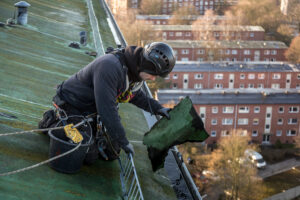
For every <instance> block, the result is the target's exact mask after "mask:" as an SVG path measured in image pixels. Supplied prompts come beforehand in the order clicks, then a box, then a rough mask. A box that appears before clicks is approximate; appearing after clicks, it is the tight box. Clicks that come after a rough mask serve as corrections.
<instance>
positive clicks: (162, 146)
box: [143, 97, 209, 171]
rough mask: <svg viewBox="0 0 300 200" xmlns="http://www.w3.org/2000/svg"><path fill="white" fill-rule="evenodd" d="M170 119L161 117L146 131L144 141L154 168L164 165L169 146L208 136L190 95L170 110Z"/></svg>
mask: <svg viewBox="0 0 300 200" xmlns="http://www.w3.org/2000/svg"><path fill="white" fill-rule="evenodd" d="M169 115H170V117H171V119H170V120H168V119H166V118H165V117H164V118H162V119H160V120H159V121H158V122H156V124H154V126H153V127H152V128H151V130H150V131H148V132H147V133H145V135H144V139H143V143H144V144H145V145H146V146H147V150H148V156H149V158H150V160H151V164H152V170H153V171H156V170H158V169H160V168H162V167H163V166H164V160H165V157H166V156H167V154H168V150H169V148H171V147H172V146H174V145H178V144H183V143H185V142H203V141H204V140H205V139H206V138H208V136H209V135H208V134H207V132H206V131H205V129H204V125H203V122H202V120H201V118H200V117H199V115H198V114H197V112H196V110H195V108H194V107H193V103H192V101H191V99H190V98H189V97H186V98H185V99H183V100H181V102H179V104H177V105H176V106H175V107H174V108H173V109H172V110H171V111H170V112H169Z"/></svg>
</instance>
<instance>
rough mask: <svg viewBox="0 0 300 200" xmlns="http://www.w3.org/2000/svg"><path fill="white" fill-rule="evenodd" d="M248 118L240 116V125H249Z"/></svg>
mask: <svg viewBox="0 0 300 200" xmlns="http://www.w3.org/2000/svg"><path fill="white" fill-rule="evenodd" d="M247 124H248V119H247V118H240V119H238V125H247Z"/></svg>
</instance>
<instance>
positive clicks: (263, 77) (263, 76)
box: [257, 73, 265, 79]
mask: <svg viewBox="0 0 300 200" xmlns="http://www.w3.org/2000/svg"><path fill="white" fill-rule="evenodd" d="M257 77H258V79H265V74H264V73H259V74H258V75H257Z"/></svg>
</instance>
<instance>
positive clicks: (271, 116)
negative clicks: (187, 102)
mask: <svg viewBox="0 0 300 200" xmlns="http://www.w3.org/2000/svg"><path fill="white" fill-rule="evenodd" d="M156 96H157V98H158V100H159V102H160V103H161V104H163V105H164V106H172V105H176V104H177V103H178V102H179V101H180V100H181V99H182V98H184V97H185V96H189V97H190V98H191V100H192V102H193V104H194V107H195V109H196V111H197V112H198V114H199V115H200V117H201V118H202V120H203V122H204V124H205V128H206V130H207V131H208V133H209V134H210V137H209V138H208V139H207V140H206V143H207V144H214V143H217V142H218V140H219V139H220V138H222V137H230V135H231V134H232V133H233V131H238V133H240V134H242V135H249V136H250V137H251V139H252V141H253V142H256V143H259V144H274V143H275V142H277V141H278V140H279V141H280V142H282V143H294V142H295V137H296V136H298V135H299V130H300V123H299V120H300V112H299V109H300V93H299V91H294V92H293V93H284V91H281V92H280V91H278V90H272V89H269V90H264V92H262V93H258V92H257V91H253V90H248V89H247V90H244V91H241V90H225V91H222V90H159V91H158V92H157V94H156Z"/></svg>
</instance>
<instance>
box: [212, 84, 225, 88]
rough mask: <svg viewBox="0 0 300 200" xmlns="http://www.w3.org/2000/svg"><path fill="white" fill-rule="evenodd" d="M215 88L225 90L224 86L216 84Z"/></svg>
mask: <svg viewBox="0 0 300 200" xmlns="http://www.w3.org/2000/svg"><path fill="white" fill-rule="evenodd" d="M214 88H215V89H222V88H223V84H220V83H216V84H215V87H214Z"/></svg>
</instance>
